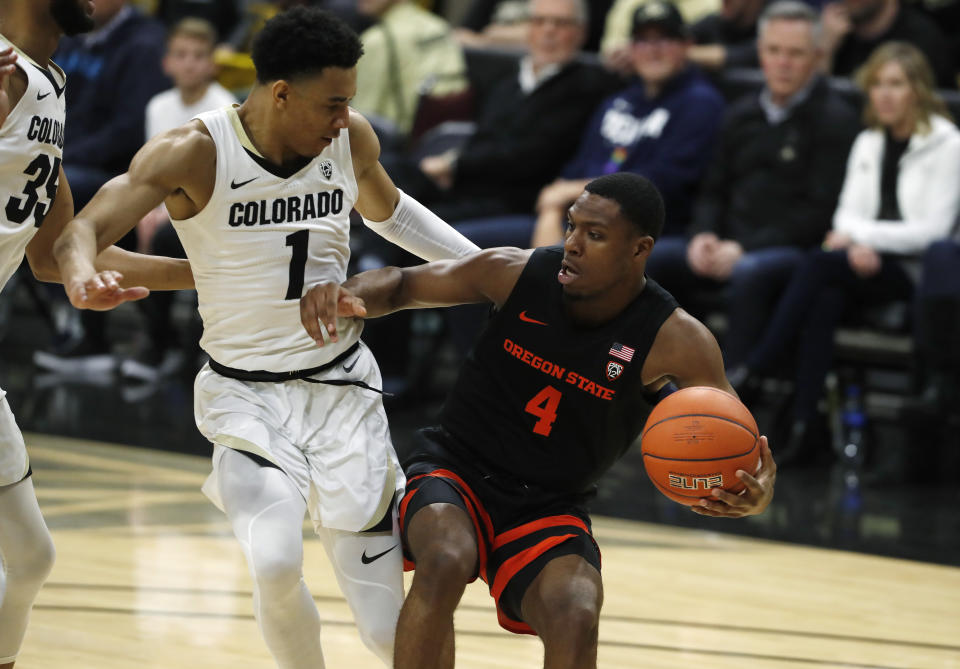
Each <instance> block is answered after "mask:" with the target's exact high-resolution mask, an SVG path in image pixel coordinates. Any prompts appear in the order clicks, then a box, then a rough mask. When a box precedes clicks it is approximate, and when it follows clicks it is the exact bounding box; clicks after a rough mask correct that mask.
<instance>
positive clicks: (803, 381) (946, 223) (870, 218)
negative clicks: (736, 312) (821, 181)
mask: <svg viewBox="0 0 960 669" xmlns="http://www.w3.org/2000/svg"><path fill="white" fill-rule="evenodd" d="M857 81H858V84H859V85H860V87H861V88H862V89H863V90H864V91H866V93H867V96H868V102H867V105H866V108H865V110H864V119H865V121H866V124H867V126H868V128H867V129H866V130H864V131H863V132H861V133H860V135H859V136H858V137H857V140H856V142H855V143H854V145H853V149H852V150H851V152H850V159H849V160H848V162H847V176H846V179H845V180H844V182H843V192H842V193H841V195H840V204H839V206H838V207H837V210H836V212H835V214H834V216H833V229H832V230H831V231H830V232H829V233H828V234H827V235H826V238H825V239H824V241H823V248H822V249H820V250H816V251H813V252H811V253H810V254H809V255H808V256H807V257H806V258H805V259H804V262H803V264H802V265H801V266H800V268H799V269H798V270H797V272H796V273H795V274H794V276H793V278H792V280H791V281H790V285H789V287H788V288H787V290H786V292H785V293H784V296H783V298H782V299H781V301H780V304H779V305H778V306H777V310H776V312H775V314H774V317H773V319H772V320H771V321H770V324H769V325H768V327H767V328H766V331H765V332H764V335H763V338H762V339H761V341H760V343H759V344H758V345H757V347H756V348H755V349H754V350H753V352H752V353H751V354H750V356H749V357H748V358H747V361H746V365H745V366H744V367H742V368H741V369H739V370H737V371H736V372H735V373H733V376H734V378H733V379H731V380H732V381H737V382H738V383H739V382H741V381H742V380H743V379H744V378H745V377H746V376H749V375H750V374H755V373H765V372H769V371H772V370H773V368H774V367H775V365H776V363H778V362H779V361H780V360H781V359H782V358H783V357H784V356H785V355H786V354H788V353H789V352H792V351H794V350H795V351H796V397H795V399H794V410H793V425H792V429H791V436H790V439H789V440H788V441H786V442H785V443H786V446H785V448H784V450H783V451H781V452H780V454H779V455H778V458H779V459H780V461H781V462H782V461H790V460H793V459H795V458H796V457H797V456H799V455H800V454H801V452H802V451H803V450H804V447H805V445H806V443H807V438H808V435H809V433H810V425H811V423H812V422H813V421H814V419H815V417H816V412H817V401H818V400H819V398H820V395H821V394H822V391H823V382H824V379H825V378H826V376H827V372H828V371H829V369H830V366H831V363H832V358H833V338H834V332H835V330H836V328H837V326H838V325H839V323H840V321H841V320H842V318H843V316H844V314H845V312H846V311H848V310H849V309H850V308H851V307H852V306H854V305H863V304H869V303H884V302H889V301H894V300H898V299H905V298H910V297H911V296H912V295H913V292H914V281H913V279H912V278H911V276H910V274H909V273H908V271H907V270H906V269H905V267H904V265H903V259H904V258H910V257H916V256H918V255H919V254H921V253H923V252H924V250H925V249H926V247H927V246H928V245H929V244H931V243H932V242H934V241H937V240H940V239H943V238H945V237H946V236H947V235H949V233H950V230H951V228H952V227H953V225H954V222H955V221H956V220H957V215H958V213H960V131H958V130H957V127H956V126H955V125H954V124H953V123H951V121H950V120H949V113H948V112H947V108H946V106H945V105H944V103H943V101H942V100H941V99H940V98H939V97H938V96H937V95H936V93H935V91H934V85H935V84H934V79H933V74H932V72H931V70H930V66H929V65H928V63H927V62H926V59H925V58H924V57H923V54H922V52H920V51H919V50H918V49H917V48H916V47H914V46H912V45H910V44H906V43H903V42H891V43H889V44H885V45H883V46H881V47H880V48H879V49H877V50H876V51H875V52H874V53H873V55H872V56H871V57H870V59H869V60H868V61H867V63H866V64H865V65H864V67H863V69H862V70H861V71H860V73H859V74H858V76H857ZM952 316H953V318H956V314H953V315H952ZM941 323H942V321H941ZM935 336H936V335H935ZM943 343H944V344H945V345H946V346H945V348H947V349H955V348H956V346H957V342H956V340H954V341H953V342H943ZM953 353H954V357H956V356H955V351H953ZM944 354H945V355H949V353H947V351H944Z"/></svg>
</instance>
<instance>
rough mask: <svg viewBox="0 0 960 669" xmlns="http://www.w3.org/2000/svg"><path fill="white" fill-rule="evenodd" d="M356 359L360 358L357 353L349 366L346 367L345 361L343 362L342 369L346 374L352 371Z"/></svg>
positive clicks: (355, 364)
mask: <svg viewBox="0 0 960 669" xmlns="http://www.w3.org/2000/svg"><path fill="white" fill-rule="evenodd" d="M358 360H360V356H359V355H358V356H357V357H356V358H354V359H353V364H352V365H350V366H349V367H347V363H343V371H345V372H346V373H347V374H349V373H350V372H352V371H353V368H354V367H356V366H357V361H358Z"/></svg>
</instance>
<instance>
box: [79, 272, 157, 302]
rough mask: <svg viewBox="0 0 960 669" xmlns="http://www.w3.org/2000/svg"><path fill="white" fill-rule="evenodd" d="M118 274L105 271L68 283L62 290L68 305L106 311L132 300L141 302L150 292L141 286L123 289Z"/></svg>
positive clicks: (120, 277)
mask: <svg viewBox="0 0 960 669" xmlns="http://www.w3.org/2000/svg"><path fill="white" fill-rule="evenodd" d="M121 279H123V275H122V274H121V273H120V272H115V271H113V270H106V271H103V272H97V273H96V274H94V275H93V276H92V277H90V278H89V279H87V280H86V281H81V280H74V281H68V282H67V283H66V285H65V286H64V288H65V289H66V291H67V297H69V298H70V304H72V305H73V306H74V307H76V308H77V309H92V310H93V311H107V310H109V309H113V308H114V307H116V306H118V305H120V304H123V303H124V302H132V301H134V300H142V299H143V298H145V297H146V296H147V295H149V294H150V291H149V290H147V289H146V288H144V287H142V286H137V287H134V288H123V287H122V286H121V285H120V280H121Z"/></svg>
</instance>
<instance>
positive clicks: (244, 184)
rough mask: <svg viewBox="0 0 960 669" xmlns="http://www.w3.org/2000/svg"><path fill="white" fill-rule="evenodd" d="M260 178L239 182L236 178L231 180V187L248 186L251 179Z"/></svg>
mask: <svg viewBox="0 0 960 669" xmlns="http://www.w3.org/2000/svg"><path fill="white" fill-rule="evenodd" d="M259 178H260V177H253V179H247V180H246V181H241V182H240V183H237V180H236V179H234V180H233V181H231V182H230V188H233V189H237V188H240V187H241V186H246V185H247V184H248V183H250V182H251V181H256V180H257V179H259Z"/></svg>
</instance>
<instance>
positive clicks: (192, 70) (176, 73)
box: [145, 18, 237, 139]
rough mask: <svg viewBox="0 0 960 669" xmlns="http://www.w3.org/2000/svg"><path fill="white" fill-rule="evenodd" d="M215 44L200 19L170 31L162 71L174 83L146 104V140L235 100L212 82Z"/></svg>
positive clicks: (213, 35) (211, 30)
mask: <svg viewBox="0 0 960 669" xmlns="http://www.w3.org/2000/svg"><path fill="white" fill-rule="evenodd" d="M216 45H217V33H216V31H215V30H214V27H213V26H212V25H211V24H210V23H208V22H207V21H204V20H203V19H190V18H188V19H184V20H182V21H180V22H179V23H177V24H176V25H175V26H174V27H173V28H171V30H170V33H169V35H168V36H167V52H166V55H164V57H163V72H164V74H166V75H167V76H168V77H170V79H171V80H173V88H171V89H169V90H166V91H164V92H162V93H158V94H157V95H155V96H153V97H152V98H151V99H150V102H148V103H147V118H146V134H145V137H146V139H150V138H152V137H154V136H156V135H159V134H160V133H161V132H166V131H167V130H170V129H172V128H176V127H177V126H181V125H183V124H184V123H186V122H187V121H189V120H190V119H192V118H193V117H194V116H196V115H197V114H200V113H201V112H205V111H210V110H211V109H216V108H217V107H225V106H227V105H231V104H233V103H235V102H236V101H237V100H236V98H235V97H233V95H232V94H231V93H230V91H228V90H227V89H225V88H224V87H223V86H221V85H220V84H218V83H217V82H216V81H214V75H215V74H216V65H215V64H214V62H213V51H214V49H215V48H216Z"/></svg>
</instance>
